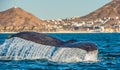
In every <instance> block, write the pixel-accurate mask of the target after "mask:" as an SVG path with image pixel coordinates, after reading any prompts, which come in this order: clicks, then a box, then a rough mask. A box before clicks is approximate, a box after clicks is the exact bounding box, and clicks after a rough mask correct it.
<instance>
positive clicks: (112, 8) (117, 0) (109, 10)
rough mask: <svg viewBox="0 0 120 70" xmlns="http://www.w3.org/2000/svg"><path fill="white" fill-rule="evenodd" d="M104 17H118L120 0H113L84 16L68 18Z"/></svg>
mask: <svg viewBox="0 0 120 70" xmlns="http://www.w3.org/2000/svg"><path fill="white" fill-rule="evenodd" d="M106 17H120V0H113V1H111V2H110V3H108V4H106V5H104V6H103V7H101V8H99V9H98V10H96V11H94V12H91V13H89V14H88V15H86V16H83V17H80V18H75V19H70V21H71V20H72V21H81V20H82V21H83V20H84V21H89V20H96V19H103V18H106Z"/></svg>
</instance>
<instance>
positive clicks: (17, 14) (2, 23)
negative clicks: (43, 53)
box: [0, 7, 47, 32]
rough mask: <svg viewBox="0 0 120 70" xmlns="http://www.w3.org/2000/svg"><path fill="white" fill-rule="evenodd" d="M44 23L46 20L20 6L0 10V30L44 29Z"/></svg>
mask: <svg viewBox="0 0 120 70" xmlns="http://www.w3.org/2000/svg"><path fill="white" fill-rule="evenodd" d="M45 24H47V22H45V21H43V20H41V19H38V18H37V17H35V16H34V15H32V14H31V13H28V12H26V11H24V10H23V9H21V8H17V7H13V8H10V9H8V10H6V11H3V12H0V32H4V31H6V32H9V31H10V32H11V31H13V32H16V31H27V30H35V31H44V30H43V27H44V26H45Z"/></svg>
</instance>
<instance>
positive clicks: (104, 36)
mask: <svg viewBox="0 0 120 70" xmlns="http://www.w3.org/2000/svg"><path fill="white" fill-rule="evenodd" d="M8 35H11V34H0V44H2V43H3V42H4V41H5V39H6V37H7V36H8ZM48 35H51V36H54V37H57V38H59V39H62V40H70V39H75V40H78V41H90V42H94V43H96V44H97V45H98V48H99V56H98V58H99V61H98V62H77V63H58V62H51V61H48V60H0V69H2V70H5V69H13V70H16V69H23V70H24V69H25V70H28V69H29V70H31V69H32V70H36V69H45V70H61V69H62V70H69V69H73V70H96V69H98V70H120V33H81V34H48Z"/></svg>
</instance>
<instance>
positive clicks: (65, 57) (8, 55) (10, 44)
mask: <svg viewBox="0 0 120 70" xmlns="http://www.w3.org/2000/svg"><path fill="white" fill-rule="evenodd" d="M91 57H92V59H93V60H94V59H96V58H97V56H95V57H93V56H91V55H88V52H87V51H85V50H82V49H78V48H67V47H64V48H63V47H62V48H61V47H55V46H48V45H42V44H38V43H35V42H32V41H28V40H25V39H22V38H18V37H14V38H11V39H7V40H6V41H5V43H4V44H3V45H1V46H0V59H10V60H11V59H14V60H19V59H47V60H50V61H55V62H79V61H86V60H87V59H88V58H91ZM94 61H96V60H94Z"/></svg>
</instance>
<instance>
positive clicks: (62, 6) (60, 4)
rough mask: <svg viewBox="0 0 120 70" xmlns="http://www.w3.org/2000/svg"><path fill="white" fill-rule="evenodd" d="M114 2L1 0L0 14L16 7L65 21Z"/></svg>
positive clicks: (42, 17) (94, 0)
mask: <svg viewBox="0 0 120 70" xmlns="http://www.w3.org/2000/svg"><path fill="white" fill-rule="evenodd" d="M110 1H112V0H0V12H1V11H5V10H7V9H9V8H12V7H13V6H14V5H16V6H17V7H20V8H22V9H24V10H25V11H27V12H30V13H32V14H33V15H35V16H37V17H38V18H40V19H45V20H46V19H65V18H72V17H74V16H85V15H87V14H89V13H90V12H92V11H95V10H97V9H98V8H100V7H102V6H104V5H105V4H107V3H109V2H110Z"/></svg>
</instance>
